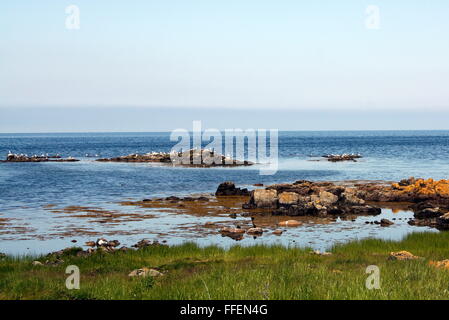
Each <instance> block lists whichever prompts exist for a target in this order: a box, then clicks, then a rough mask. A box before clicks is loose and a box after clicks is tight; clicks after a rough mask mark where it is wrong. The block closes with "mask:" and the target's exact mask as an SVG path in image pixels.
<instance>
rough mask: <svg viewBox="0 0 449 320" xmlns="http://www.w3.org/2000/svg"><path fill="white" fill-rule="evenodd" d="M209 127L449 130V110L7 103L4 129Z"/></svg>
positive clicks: (0, 125) (2, 110) (1, 111)
mask: <svg viewBox="0 0 449 320" xmlns="http://www.w3.org/2000/svg"><path fill="white" fill-rule="evenodd" d="M194 120H200V121H202V124H203V127H204V128H218V129H227V128H241V129H248V128H254V129H258V128H262V129H263V128H264V129H278V130H294V131H296V130H300V131H303V130H444V129H447V130H449V110H435V109H432V108H428V107H423V108H421V109H419V110H397V109H394V108H391V109H386V108H385V109H375V108H369V109H367V108H362V107H361V108H360V109H356V110H345V109H339V110H337V109H335V108H329V109H319V110H318V109H304V108H301V109H299V108H292V109H278V108H275V107H273V108H272V109H256V108H254V109H245V108H233V109H231V108H169V107H166V108H160V107H154V108H143V107H142V108H137V107H126V108H125V107H110V108H107V107H89V108H88V107H6V106H0V132H3V133H25V132H26V133H36V132H161V131H172V130H174V129H178V128H183V129H191V128H192V122H193V121H194Z"/></svg>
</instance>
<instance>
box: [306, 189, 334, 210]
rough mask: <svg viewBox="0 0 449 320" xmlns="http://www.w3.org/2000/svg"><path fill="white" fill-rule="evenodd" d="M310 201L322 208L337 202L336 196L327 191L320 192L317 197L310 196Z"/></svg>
mask: <svg viewBox="0 0 449 320" xmlns="http://www.w3.org/2000/svg"><path fill="white" fill-rule="evenodd" d="M311 200H312V201H313V202H315V203H319V204H320V205H322V206H325V207H327V206H332V205H334V204H335V203H337V201H338V196H336V195H335V194H333V193H330V192H327V191H321V192H320V193H319V194H318V195H312V196H311Z"/></svg>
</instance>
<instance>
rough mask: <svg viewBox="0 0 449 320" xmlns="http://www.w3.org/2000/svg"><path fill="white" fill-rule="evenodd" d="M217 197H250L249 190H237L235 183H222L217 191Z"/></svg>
mask: <svg viewBox="0 0 449 320" xmlns="http://www.w3.org/2000/svg"><path fill="white" fill-rule="evenodd" d="M215 195H216V196H249V191H248V189H240V188H236V187H235V184H234V182H231V181H227V182H223V183H221V184H220V185H219V186H218V188H217V191H216V192H215Z"/></svg>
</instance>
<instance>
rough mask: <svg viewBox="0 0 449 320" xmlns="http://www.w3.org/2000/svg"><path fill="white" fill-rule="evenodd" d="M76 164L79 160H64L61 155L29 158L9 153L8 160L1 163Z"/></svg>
mask: <svg viewBox="0 0 449 320" xmlns="http://www.w3.org/2000/svg"><path fill="white" fill-rule="evenodd" d="M49 161H54V162H76V161H79V160H78V159H75V158H72V157H68V158H64V159H63V158H62V157H61V156H59V155H55V156H50V155H40V156H38V155H32V156H28V155H26V154H15V153H11V152H10V153H8V155H7V156H6V160H3V161H1V162H49Z"/></svg>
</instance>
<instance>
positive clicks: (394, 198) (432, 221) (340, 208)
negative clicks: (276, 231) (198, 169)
mask: <svg viewBox="0 0 449 320" xmlns="http://www.w3.org/2000/svg"><path fill="white" fill-rule="evenodd" d="M216 195H220V196H227V195H249V196H250V199H249V201H248V202H247V203H245V204H243V209H247V210H251V209H256V208H259V209H260V208H263V209H266V210H263V211H260V210H259V211H258V212H257V213H258V214H260V213H264V214H273V215H287V216H329V215H330V216H332V215H333V216H341V215H346V214H354V215H355V214H362V215H377V214H379V213H380V212H381V210H380V208H379V207H378V206H381V205H382V203H401V204H404V205H406V206H408V208H409V209H410V210H412V211H413V212H414V219H413V220H410V221H409V224H411V225H416V226H432V227H436V228H438V229H441V230H449V180H444V179H443V180H433V179H415V178H413V177H411V178H408V179H404V180H401V181H399V182H397V183H386V182H379V181H376V182H363V183H354V182H353V183H346V184H345V183H333V182H312V181H305V180H300V181H296V182H295V183H291V184H275V185H272V186H268V187H266V188H265V189H256V190H253V191H251V192H248V190H246V189H240V188H236V187H235V185H234V184H233V183H232V182H225V183H222V184H220V186H219V187H218V189H217V192H216ZM367 202H368V203H369V204H368V203H367ZM379 224H380V225H382V226H389V225H392V224H393V222H392V221H389V220H386V219H383V220H381V221H380V222H379Z"/></svg>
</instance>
